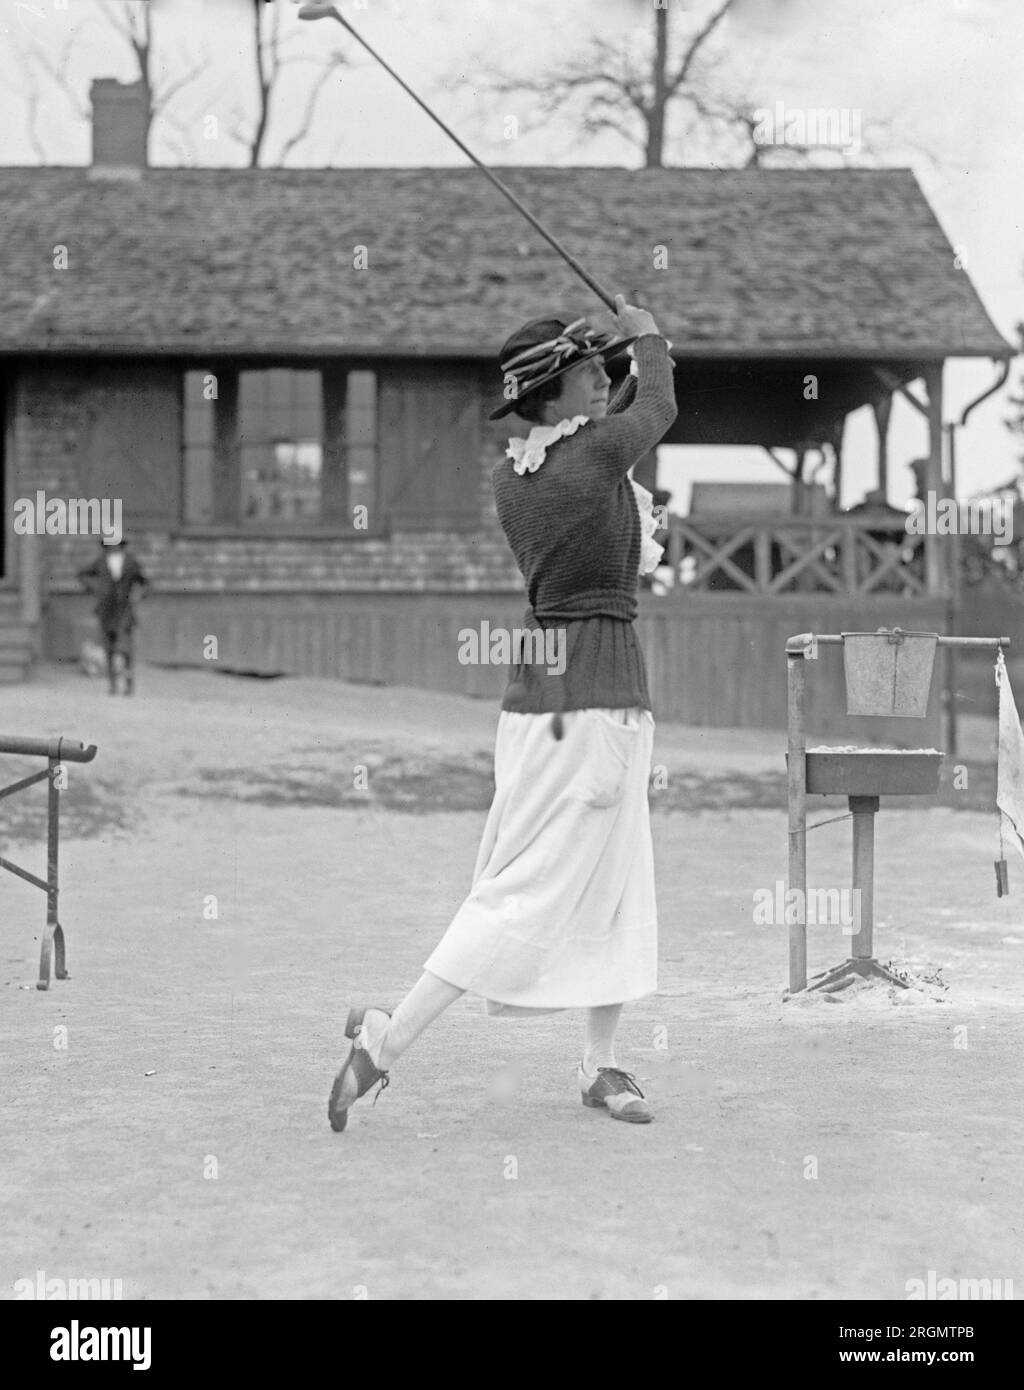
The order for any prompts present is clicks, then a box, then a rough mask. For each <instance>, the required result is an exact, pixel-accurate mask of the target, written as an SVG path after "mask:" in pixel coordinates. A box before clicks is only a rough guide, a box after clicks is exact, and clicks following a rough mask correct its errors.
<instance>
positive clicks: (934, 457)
mask: <svg viewBox="0 0 1024 1390" xmlns="http://www.w3.org/2000/svg"><path fill="white" fill-rule="evenodd" d="M942 366H943V364H942V363H941V362H930V363H929V364H928V365H927V366H926V367H925V368H924V369H923V371H922V373H921V375H922V376H923V378H924V383H925V389H926V390H927V392H928V471H927V482H926V484H925V494H926V495H925V498H924V501H925V505H926V506H927V503H928V497H927V494H928V493H929V492H931V493H934V494H935V500H936V503H937V502H938V500H939V498H940V497H941V496H942ZM942 540H943V538H942V537H941V536H934V535H926V536H925V538H924V574H925V587H926V589H927V592H928V593H929V594H943V593H945V592H946V584H947V579H948V577H949V576H948V575H947V573H946V569H947V566H946V564H945V557H946V552H947V549H948V547H946V546H944V545H943V544H942Z"/></svg>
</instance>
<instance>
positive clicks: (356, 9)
mask: <svg viewBox="0 0 1024 1390" xmlns="http://www.w3.org/2000/svg"><path fill="white" fill-rule="evenodd" d="M116 3H117V4H118V5H120V4H121V0H116ZM277 3H279V4H281V3H282V0H277ZM653 3H654V0H346V2H345V3H344V4H343V6H342V8H343V10H344V12H345V14H346V15H347V16H348V17H349V18H350V19H351V20H352V22H353V23H354V24H355V25H356V27H357V28H358V29H360V31H362V32H364V33H365V35H366V37H367V38H368V39H369V41H370V42H371V43H373V44H374V45H375V46H377V47H378V48H379V49H380V50H381V52H382V53H383V54H384V56H385V57H386V58H387V59H388V60H389V61H391V62H392V63H393V65H394V66H395V67H396V68H397V69H398V71H399V72H400V73H401V74H402V75H403V76H404V77H405V78H406V79H407V80H408V81H409V82H410V83H411V85H412V86H413V87H416V88H418V89H420V90H421V91H422V92H423V94H424V95H425V96H426V97H427V98H428V100H431V101H432V102H434V103H435V104H436V105H437V107H438V109H439V111H440V112H441V114H442V115H444V116H445V117H446V119H448V120H449V121H450V122H451V123H452V124H453V125H454V126H455V128H456V129H457V130H458V131H459V132H460V133H461V134H462V135H463V137H464V138H465V139H466V140H467V142H468V143H470V144H471V145H472V146H473V147H474V148H475V149H476V150H477V151H478V152H479V153H480V154H481V156H482V157H483V158H485V159H489V160H490V161H492V162H494V163H509V164H601V163H609V164H618V165H627V166H635V165H637V164H638V163H639V162H640V161H639V156H638V153H637V152H636V150H635V149H633V148H632V147H631V146H630V145H629V144H627V143H626V142H624V141H623V140H621V139H619V138H618V137H616V136H613V135H607V136H605V137H603V138H602V139H600V140H597V141H593V140H591V141H586V142H583V141H581V140H580V139H579V138H578V137H577V136H576V135H575V133H574V131H573V127H572V124H571V121H570V120H569V119H568V118H562V119H557V118H556V119H555V120H554V121H553V122H551V123H549V124H548V125H546V126H545V127H544V128H542V129H536V130H528V129H526V128H527V127H528V126H529V125H530V123H531V117H532V116H533V115H535V109H534V107H533V105H532V103H531V100H530V99H529V98H526V99H519V100H517V101H513V100H511V99H507V98H506V99H499V100H495V99H494V98H487V97H485V96H483V95H482V94H481V93H479V92H478V91H475V90H474V87H473V81H474V76H475V75H476V74H478V73H480V72H481V70H482V69H484V68H486V67H487V66H489V65H493V64H495V63H499V64H501V65H502V66H503V67H504V68H505V69H506V70H508V71H514V72H516V73H530V74H534V75H537V74H540V73H542V72H543V71H544V69H545V66H546V64H548V63H549V62H557V61H559V60H561V59H564V58H565V57H567V56H569V55H571V54H573V53H574V52H576V51H578V50H579V48H580V47H581V46H582V45H584V44H585V43H586V41H587V40H588V38H589V37H590V36H591V35H593V34H600V35H602V36H604V37H606V38H608V39H609V40H614V41H615V42H616V43H617V44H618V45H619V46H626V45H630V44H635V43H637V42H638V41H639V39H640V37H641V36H642V35H643V34H645V33H646V31H647V30H648V29H649V28H650V27H651V22H652V21H651V11H652V9H653ZM669 3H670V6H671V16H672V23H673V25H674V26H676V28H677V29H678V30H679V31H680V32H681V31H683V30H684V29H687V28H689V27H690V26H691V25H694V24H696V23H697V22H698V19H699V18H700V17H701V16H703V15H706V14H707V13H708V12H709V9H710V5H709V4H708V3H707V0H701V3H698V2H697V0H687V3H682V0H669ZM152 6H153V9H154V15H155V21H156V26H157V35H158V43H159V46H160V50H161V52H162V54H163V55H165V60H166V61H165V67H166V72H165V74H164V75H165V76H166V77H168V78H171V77H174V76H177V75H180V73H181V72H182V71H183V67H184V66H185V65H188V64H189V63H190V62H194V61H199V60H202V59H205V60H206V61H207V62H208V64H209V67H208V69H207V71H206V72H205V73H204V75H203V76H202V77H201V78H200V80H199V81H197V82H196V83H194V84H192V85H190V86H189V87H187V88H186V89H184V90H183V91H182V92H181V93H180V95H179V96H178V98H177V99H176V101H175V103H174V105H173V106H172V107H171V111H172V113H173V114H174V115H175V117H176V118H177V120H178V122H179V123H180V124H181V125H182V126H183V127H184V133H182V132H181V131H173V130H171V129H169V128H165V129H164V130H163V131H162V132H159V133H157V135H156V138H155V142H154V144H155V148H154V152H153V155H154V162H155V163H160V164H164V163H168V164H172V163H177V162H181V160H182V158H184V157H185V156H186V154H187V157H188V159H189V160H190V162H194V163H200V164H213V165H228V164H241V163H244V162H245V153H244V150H243V149H242V147H241V146H240V145H239V144H237V143H235V142H233V141H232V140H231V139H230V137H229V134H228V132H229V131H230V129H231V128H232V126H233V125H236V124H238V123H242V124H243V125H244V123H245V121H246V120H247V119H251V113H252V104H251V96H250V93H251V91H252V83H253V81H254V77H253V72H254V69H253V62H252V46H251V45H252V39H251V33H250V23H249V17H248V16H249V5H248V0H152ZM283 8H284V10H285V11H286V13H285V14H284V16H283V22H284V27H285V30H286V31H294V39H293V40H292V41H291V44H290V46H291V47H292V48H293V49H294V52H295V53H296V54H303V55H307V56H308V57H310V58H313V59H319V58H320V57H321V56H322V55H323V54H324V52H325V51H330V50H332V49H338V50H340V51H342V52H344V53H345V54H347V55H351V56H352V57H353V58H354V59H356V61H357V62H358V67H357V68H355V69H353V70H351V71H347V72H345V74H344V75H343V76H342V77H339V78H338V79H337V80H334V79H332V81H331V83H330V84H329V86H328V87H327V88H325V90H324V93H323V96H322V99H321V104H320V106H319V108H318V117H317V121H316V124H315V128H314V130H313V132H312V134H311V137H310V138H309V139H308V140H307V141H306V142H305V143H304V144H303V145H302V146H301V147H299V148H298V149H297V150H296V151H295V153H294V155H293V157H292V158H291V159H290V160H289V163H292V164H311V165H322V164H326V163H332V164H349V165H371V166H373V165H376V166H381V165H435V164H453V163H454V164H459V163H463V162H464V160H463V157H462V156H461V155H460V153H459V151H458V150H457V149H455V148H454V147H453V146H452V145H451V144H450V143H449V142H448V141H447V140H446V139H445V137H444V136H443V135H442V134H441V132H440V131H439V130H438V129H437V128H436V127H435V126H434V125H433V124H432V123H431V122H430V121H429V120H428V119H427V118H426V117H425V116H424V115H423V114H422V113H421V112H419V111H418V110H417V108H416V107H415V106H414V105H413V103H412V102H411V101H410V100H409V99H408V97H406V96H405V95H404V94H403V93H402V92H401V91H400V90H399V89H398V88H397V87H395V85H394V83H393V82H392V81H391V79H390V78H388V77H387V75H386V74H385V73H383V72H382V71H381V70H380V69H379V68H377V67H376V66H374V65H372V64H371V63H370V62H369V60H368V59H366V57H365V55H362V56H358V57H357V54H356V52H355V51H354V47H353V44H352V42H351V40H349V39H348V38H347V36H346V35H345V34H344V32H343V30H342V29H341V28H340V26H338V25H336V24H333V23H329V22H326V21H325V22H323V23H318V24H302V23H301V22H299V21H298V20H297V17H296V14H295V7H294V6H293V5H292V4H284V5H283ZM72 35H76V37H75V39H74V43H73V47H72V48H71V50H70V60H69V64H68V73H69V77H70V80H71V82H72V84H73V85H74V87H75V88H76V89H77V91H78V92H79V93H80V95H81V97H82V99H83V100H84V97H85V93H86V91H87V89H88V84H89V82H90V80H91V79H92V78H94V77H105V76H113V77H121V78H122V79H130V78H131V77H133V76H134V73H133V68H132V60H131V55H130V53H129V52H128V50H127V49H126V47H125V45H124V42H123V40H122V39H120V38H119V37H118V36H117V34H116V33H115V32H114V30H112V29H111V27H110V25H109V24H108V23H107V22H106V20H105V19H104V17H103V13H102V9H101V6H100V4H99V3H98V0H0V161H2V162H3V163H5V164H23V163H26V164H27V163H34V162H36V160H35V156H34V154H33V150H32V144H31V142H30V140H29V135H28V129H27V102H26V90H27V77H26V71H25V62H24V48H25V45H26V44H27V43H28V42H29V41H30V39H32V40H34V41H35V42H37V43H39V44H40V45H42V46H43V47H44V48H45V50H46V52H47V53H48V54H49V55H50V56H51V57H52V58H53V59H54V60H57V59H58V58H59V57H60V56H61V54H62V53H63V52H64V46H65V43H66V42H67V41H68V39H69V37H70V36H72ZM1022 54H1024V3H1022V0H738V3H737V6H736V9H735V13H734V14H731V15H730V16H729V17H728V19H727V20H726V21H725V23H724V25H723V26H722V30H721V41H720V42H719V43H718V44H717V45H716V46H715V48H714V49H713V50H709V56H710V57H714V59H715V64H716V66H715V74H716V76H715V82H716V84H717V86H718V87H719V88H720V89H724V90H726V91H729V92H732V93H735V94H736V95H738V96H743V97H745V98H747V99H749V100H750V101H752V102H753V103H755V104H756V105H763V106H773V105H774V103H775V102H776V101H779V100H782V101H784V102H785V103H786V105H787V106H789V107H794V106H804V107H814V106H817V107H846V108H851V109H853V110H856V111H860V112H862V113H863V114H862V122H863V126H864V128H865V130H866V131H872V132H875V133H876V146H877V152H876V154H875V155H874V158H873V161H872V162H875V163H880V164H887V165H909V166H910V167H911V168H913V169H914V171H915V173H916V174H917V177H918V179H919V181H920V183H921V185H922V187H923V189H924V191H925V194H926V195H927V197H928V198H929V200H930V201H931V204H932V206H933V207H934V209H935V211H936V213H937V215H938V217H939V220H940V222H941V223H942V226H943V227H944V229H945V231H946V233H947V235H948V236H949V238H950V240H951V241H952V242H953V243H954V245H956V246H958V247H962V248H963V252H964V255H965V259H966V264H967V267H968V270H969V273H970V275H971V277H972V279H973V281H974V284H975V285H976V287H977V289H978V291H979V293H980V294H981V297H982V300H983V301H984V303H985V306H986V308H987V309H988V311H989V313H990V315H991V316H992V318H993V319H994V321H995V323H996V326H997V327H998V328H999V330H1000V331H1001V332H1002V333H1003V335H1004V336H1005V337H1007V338H1009V339H1011V341H1014V342H1016V334H1015V325H1016V323H1018V322H1019V321H1020V320H1021V319H1024V174H1022V170H1024V83H1022V81H1021V77H1020V72H1021V55H1022ZM316 71H317V69H316V66H315V65H314V64H313V63H304V64H298V65H296V66H295V67H294V68H291V69H289V70H288V72H287V73H286V74H285V76H284V78H283V80H282V85H281V88H280V91H279V93H278V95H277V98H276V104H275V108H274V117H273V125H272V130H271V140H270V146H269V154H270V157H271V158H272V159H273V158H274V157H275V155H276V152H277V150H279V149H280V146H281V143H282V142H283V141H284V140H285V139H286V138H287V137H288V136H289V135H290V134H291V133H292V132H293V131H294V129H295V127H296V125H297V123H298V121H299V120H300V118H301V113H302V111H303V109H304V107H305V103H306V99H307V94H308V91H309V83H310V81H311V79H312V78H313V77H314V76H315V74H316ZM459 78H461V79H463V80H464V85H463V86H461V87H454V86H453V85H452V84H453V82H454V81H455V80H456V79H459ZM210 114H215V115H216V116H217V117H218V127H219V129H218V138H217V139H214V140H210V139H206V138H204V133H203V121H204V118H205V117H207V116H209V115H210ZM509 115H515V116H517V118H518V119H519V122H520V132H521V133H520V134H519V137H518V138H516V139H512V140H509V139H506V138H505V135H504V129H505V127H504V122H505V118H506V117H507V116H509ZM38 133H39V138H40V139H41V141H42V142H43V144H44V147H45V150H46V155H47V159H48V162H50V163H55V164H84V163H87V162H88V160H89V157H90V146H89V132H88V125H87V123H86V122H85V121H83V120H82V119H81V118H80V116H79V115H78V114H77V112H76V110H75V107H74V104H73V103H72V101H71V100H69V99H68V98H67V97H65V96H63V95H62V94H61V93H60V92H59V91H57V90H56V89H55V88H54V87H53V86H52V85H49V84H47V86H46V87H45V90H44V99H43V101H42V102H41V104H40V107H39V114H38ZM711 153H712V152H711V151H709V150H707V149H706V148H704V147H703V146H702V144H701V142H700V141H699V140H697V139H695V138H694V136H693V135H692V134H691V133H688V132H687V131H686V130H685V128H684V127H683V125H682V122H681V121H679V122H677V124H676V126H675V127H674V128H673V129H672V130H670V139H669V145H668V149H667V156H666V162H668V163H671V164H686V163H700V164H707V163H709V162H712V159H711ZM2 215H3V214H2V209H0V221H2ZM625 288H628V287H625ZM650 307H651V308H652V309H653V310H654V311H655V313H656V312H657V307H658V306H657V305H651V306H650ZM1020 372H1021V369H1020V366H1019V364H1015V366H1014V368H1013V370H1012V372H1011V378H1010V380H1011V383H1016V382H1017V381H1018V380H1019V377H1020ZM991 380H993V368H992V366H991V364H990V363H988V362H980V363H961V364H957V363H953V364H951V365H950V366H949V367H948V368H947V373H946V387H947V404H946V417H947V419H948V418H950V417H951V416H952V415H953V414H954V413H956V414H958V413H959V410H960V408H961V407H962V406H963V404H965V403H966V402H967V401H968V400H970V399H971V398H972V397H973V396H975V395H977V394H978V393H979V392H980V391H981V390H983V389H984V388H985V386H986V385H987V384H988V383H989V382H990V381H991ZM1018 389H1019V388H1018ZM1007 412H1008V406H1007V403H1006V392H1004V393H1003V395H1002V396H1001V397H995V398H993V399H992V400H990V401H988V402H986V403H985V404H984V405H983V406H981V407H980V408H979V410H978V411H977V412H976V414H975V415H974V416H973V417H972V420H971V424H970V426H969V428H968V430H967V431H965V432H964V435H963V438H962V440H961V444H960V448H959V453H958V459H959V465H960V471H961V477H962V479H963V480H964V482H965V483H969V484H970V486H971V487H982V486H987V485H991V484H994V483H998V482H1002V481H1004V480H1005V479H1006V478H1008V477H1009V476H1010V475H1011V474H1012V473H1014V472H1015V471H1016V470H1017V468H1018V462H1017V455H1018V452H1019V449H1020V446H1018V445H1015V443H1014V440H1013V439H1012V437H1011V436H1010V434H1009V433H1008V432H1007V431H1006V430H1005V428H1003V426H1002V423H1001V422H1002V420H1003V418H1004V417H1005V416H1006V414H1007ZM924 447H925V437H924V433H923V422H920V421H919V420H918V417H917V416H916V414H915V413H914V412H913V411H912V409H911V408H910V407H909V406H908V405H906V404H905V403H902V402H897V405H896V407H895V409H894V411H893V437H892V460H893V474H894V476H893V500H894V501H897V502H902V501H904V500H906V498H907V497H908V496H909V493H910V481H911V480H910V475H909V473H907V472H905V470H904V469H903V468H902V465H903V464H904V463H905V462H906V461H907V460H909V459H910V458H912V457H915V456H917V455H919V454H920V453H922V452H923V450H924ZM666 452H667V453H668V454H670V455H671V456H670V457H667V458H666V459H665V475H666V476H665V481H666V483H667V484H668V485H669V486H672V487H674V488H675V489H676V492H677V498H676V500H677V502H678V503H683V502H684V501H685V494H686V492H687V486H686V484H687V482H688V480H690V479H692V477H694V476H697V477H705V478H708V477H715V476H717V477H720V478H726V477H755V478H762V479H768V478H772V477H778V476H781V475H778V474H777V473H776V472H775V471H774V469H773V466H772V465H771V463H770V462H769V461H768V460H767V459H765V458H764V456H763V455H759V454H757V453H751V452H749V451H739V450H722V451H709V450H686V451H679V450H672V451H666ZM846 453H847V465H846V466H847V476H848V495H847V496H845V497H844V499H843V500H844V502H850V501H855V500H858V498H859V496H860V495H861V494H862V493H863V491H864V490H865V488H866V487H868V486H870V484H871V468H872V467H873V460H874V434H873V427H872V425H871V421H870V416H869V415H868V413H867V412H859V413H858V415H857V416H855V417H853V418H852V419H851V421H850V423H849V425H848V428H847V435H846Z"/></svg>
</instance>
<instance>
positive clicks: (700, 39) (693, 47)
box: [666, 0, 733, 96]
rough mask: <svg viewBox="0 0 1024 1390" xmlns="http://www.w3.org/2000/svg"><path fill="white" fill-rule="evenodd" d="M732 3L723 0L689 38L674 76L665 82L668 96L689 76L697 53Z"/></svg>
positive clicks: (729, 0)
mask: <svg viewBox="0 0 1024 1390" xmlns="http://www.w3.org/2000/svg"><path fill="white" fill-rule="evenodd" d="M732 4H733V0H724V2H723V4H722V5H720V6H719V8H718V9H717V10H716V11H715V12H714V13H713V14H712V15H711V17H710V18H709V19H708V21H707V23H706V24H705V25H704V27H703V29H700V30H699V31H698V32H697V34H696V35H695V36H694V37H693V38H692V39H691V40H690V42H689V45H688V46H687V48H686V52H685V53H684V54H683V61H682V62H681V63H680V65H679V67H678V69H677V71H676V74H675V76H674V77H670V78H669V79H668V81H667V83H666V92H667V95H668V96H672V95H673V93H675V92H677V91H678V90H679V88H680V87H681V86H682V85H683V83H684V82H685V81H686V79H687V77H689V75H690V69H691V68H692V67H693V64H694V62H695V61H696V58H697V55H698V53H699V52H700V50H701V49H702V48H703V46H704V44H705V43H706V42H707V40H708V39H709V38H710V37H711V35H712V34H713V33H714V32H715V30H716V29H717V28H718V26H719V24H721V22H722V20H723V19H724V18H725V16H726V14H727V13H728V11H729V10H730V9H731V8H732Z"/></svg>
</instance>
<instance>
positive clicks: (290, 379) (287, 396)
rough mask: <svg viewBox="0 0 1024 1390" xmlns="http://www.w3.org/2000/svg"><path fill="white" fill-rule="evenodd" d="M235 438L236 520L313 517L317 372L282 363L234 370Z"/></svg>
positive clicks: (318, 450) (316, 509)
mask: <svg viewBox="0 0 1024 1390" xmlns="http://www.w3.org/2000/svg"><path fill="white" fill-rule="evenodd" d="M237 437H238V446H239V465H240V470H241V498H240V501H241V517H240V520H241V521H242V523H243V524H244V525H250V524H252V523H253V522H260V523H263V524H271V525H273V524H276V523H278V522H287V523H296V522H298V523H301V522H304V521H305V522H314V523H315V522H317V521H319V519H320V483H321V470H322V467H323V407H322V403H321V400H320V373H319V372H296V371H290V370H288V369H287V368H284V367H275V368H273V369H272V370H271V371H269V372H242V373H240V375H239V379H238V436H237Z"/></svg>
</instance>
